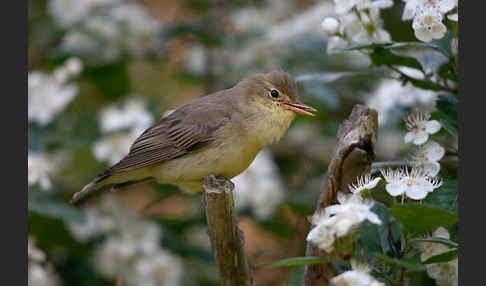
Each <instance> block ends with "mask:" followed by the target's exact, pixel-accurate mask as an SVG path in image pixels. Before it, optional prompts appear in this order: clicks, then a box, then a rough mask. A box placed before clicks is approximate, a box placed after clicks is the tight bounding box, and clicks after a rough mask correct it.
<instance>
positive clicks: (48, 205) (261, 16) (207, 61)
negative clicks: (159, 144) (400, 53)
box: [28, 0, 451, 286]
mask: <svg viewBox="0 0 486 286" xmlns="http://www.w3.org/2000/svg"><path fill="white" fill-rule="evenodd" d="M333 5H334V4H333V2H332V1H313V0H300V1H297V0H289V1H282V0H259V1H258V0H253V1H251V0H231V1H222V0H182V1H163V0H157V1H156V0H140V1H124V0H47V1H46V0H35V1H34V0H29V1H28V41H29V44H28V68H29V74H28V77H29V79H28V84H29V94H28V97H29V103H28V116H29V126H28V168H29V171H28V172H29V174H28V176H29V190H28V193H29V221H28V224H29V285H73V286H74V285H187V286H189V285H219V278H218V272H217V267H216V265H215V263H214V260H213V258H212V254H211V250H210V245H209V239H208V236H207V233H206V222H205V217H204V213H203V209H202V205H201V197H200V196H199V195H190V194H185V193H183V192H181V191H179V190H178V189H177V187H174V186H169V185H158V184H155V183H154V184H144V185H136V186H132V187H127V188H125V189H123V190H122V191H120V192H116V193H109V192H106V193H103V194H98V195H95V196H93V197H91V198H90V199H89V200H87V201H85V202H83V203H82V204H81V205H79V206H78V205H77V206H72V205H70V204H69V203H68V201H69V199H70V197H71V196H72V194H73V193H74V192H76V191H79V190H80V189H81V188H82V187H83V186H84V185H85V184H86V183H88V182H89V181H91V179H92V178H93V177H94V176H96V175H97V174H98V173H100V172H101V171H103V170H104V169H105V168H106V167H109V166H110V165H111V164H113V163H115V162H117V161H118V160H119V159H120V158H121V157H122V156H123V155H125V154H126V153H127V152H128V148H129V147H130V144H131V143H132V142H133V140H134V139H135V138H136V137H137V136H138V135H140V134H141V132H142V131H143V130H144V129H145V128H147V127H149V126H151V124H154V123H155V122H157V121H158V120H159V119H160V118H161V117H162V115H163V114H164V113H165V112H167V111H169V110H171V109H173V108H175V107H177V106H179V105H180V104H182V103H184V102H186V101H189V100H192V99H195V98H197V97H200V96H203V95H204V94H208V93H211V92H214V91H217V90H220V89H224V88H228V87H231V86H233V85H234V84H236V83H237V82H238V81H239V80H240V79H242V78H243V77H245V76H248V75H251V74H253V73H256V72H268V71H271V70H273V69H282V70H285V71H287V72H290V73H291V74H292V75H293V76H294V77H295V78H296V80H297V82H298V85H299V91H300V94H301V98H302V100H303V102H305V103H306V104H309V105H311V106H314V107H316V108H317V109H318V110H319V112H318V113H317V116H316V117H315V118H303V117H297V118H296V120H295V121H294V122H293V124H292V126H291V127H290V129H289V130H288V131H287V133H286V134H285V135H284V137H283V138H282V139H281V140H280V142H278V143H276V144H274V145H272V146H271V147H269V148H267V149H265V150H263V151H262V152H261V153H260V154H259V155H258V157H257V158H256V160H255V161H254V162H253V163H252V165H251V166H250V168H249V169H248V170H247V171H245V172H244V173H243V174H241V175H240V176H238V177H236V178H234V179H233V181H234V182H235V184H236V190H235V200H236V206H237V209H238V216H239V219H240V221H239V227H240V229H241V230H243V232H244V235H245V245H244V249H245V253H246V254H247V256H248V259H249V262H250V264H251V267H252V271H253V274H254V278H255V280H256V282H257V284H258V285H300V283H301V282H300V281H301V277H302V274H303V268H302V267H301V268H297V269H291V268H267V267H266V265H267V264H269V263H271V262H274V261H276V260H279V259H282V258H287V257H295V256H303V255H305V242H306V240H305V238H306V236H307V233H308V231H309V223H308V221H307V216H309V215H311V214H312V213H313V210H314V207H315V203H316V201H317V197H318V194H319V192H320V191H321V190H322V188H323V182H324V178H325V172H326V169H327V165H328V164H329V160H330V158H331V156H332V152H333V148H334V144H335V136H336V132H337V130H338V127H339V124H340V123H341V122H342V121H343V120H344V119H345V118H346V117H347V116H348V115H349V113H350V112H351V109H352V107H353V106H354V105H355V104H358V103H360V104H367V105H368V106H370V107H373V108H375V109H377V110H378V111H379V121H380V133H379V140H378V143H379V144H378V148H377V152H378V154H377V161H386V160H396V159H397V158H400V156H402V155H403V154H404V152H405V151H406V150H407V146H406V145H405V144H404V142H403V134H404V133H405V129H404V126H403V121H402V117H403V115H404V114H405V113H406V112H408V111H410V107H411V106H414V107H415V106H417V105H419V106H420V105H430V104H431V103H433V102H434V100H435V98H434V97H435V94H433V93H432V92H429V91H424V90H418V89H415V88H414V87H412V86H408V85H407V86H401V84H400V82H398V81H395V80H393V79H390V76H389V74H387V73H386V72H385V71H381V70H380V69H370V68H369V67H370V61H369V58H368V57H367V56H365V55H363V54H360V53H359V52H346V53H338V52H332V51H331V50H329V53H328V43H327V37H326V35H325V34H324V33H323V32H322V30H321V22H322V20H323V19H324V18H325V17H327V16H332V15H333V14H334V9H333ZM402 11H403V2H402V1H395V5H394V6H393V7H392V8H389V9H383V10H381V14H380V21H381V22H380V24H381V25H382V26H383V28H384V29H386V31H388V32H389V34H390V37H391V39H393V40H395V41H411V40H414V36H413V29H412V27H411V25H410V23H407V22H403V21H401V16H402ZM450 39H451V38H450V37H448V36H446V39H444V42H450ZM427 62H428V59H427V58H424V59H423V63H425V64H427ZM404 93H405V94H407V96H406V97H404V96H400V95H401V94H404ZM116 283H118V284H116Z"/></svg>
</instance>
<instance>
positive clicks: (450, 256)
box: [424, 249, 459, 264]
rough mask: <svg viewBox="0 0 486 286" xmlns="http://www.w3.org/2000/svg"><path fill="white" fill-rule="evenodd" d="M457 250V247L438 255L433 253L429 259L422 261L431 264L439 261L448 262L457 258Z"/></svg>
mask: <svg viewBox="0 0 486 286" xmlns="http://www.w3.org/2000/svg"><path fill="white" fill-rule="evenodd" d="M458 254H459V251H458V250H457V249H454V250H451V251H448V252H444V253H442V254H439V255H435V256H432V257H430V258H429V259H427V260H425V261H424V264H432V263H439V262H448V261H451V260H454V259H456V258H457V255H458Z"/></svg>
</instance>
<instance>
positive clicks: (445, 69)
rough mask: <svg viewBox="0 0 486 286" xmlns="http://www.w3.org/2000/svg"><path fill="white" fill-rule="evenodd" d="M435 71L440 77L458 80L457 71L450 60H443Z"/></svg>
mask: <svg viewBox="0 0 486 286" xmlns="http://www.w3.org/2000/svg"><path fill="white" fill-rule="evenodd" d="M437 73H438V74H439V76H441V77H442V78H446V79H449V80H452V81H454V82H457V81H458V73H457V71H456V70H455V64H454V63H452V62H450V61H448V62H445V63H444V64H442V65H441V66H440V67H439V69H438V70H437Z"/></svg>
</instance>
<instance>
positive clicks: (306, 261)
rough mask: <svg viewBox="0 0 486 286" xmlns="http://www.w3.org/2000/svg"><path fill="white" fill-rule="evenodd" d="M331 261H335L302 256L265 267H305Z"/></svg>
mask: <svg viewBox="0 0 486 286" xmlns="http://www.w3.org/2000/svg"><path fill="white" fill-rule="evenodd" d="M333 261H335V260H334V259H330V258H322V257H319V256H304V257H293V258H285V259H281V260H279V261H277V262H273V263H271V264H269V265H267V267H289V266H305V265H310V264H319V263H330V262H333Z"/></svg>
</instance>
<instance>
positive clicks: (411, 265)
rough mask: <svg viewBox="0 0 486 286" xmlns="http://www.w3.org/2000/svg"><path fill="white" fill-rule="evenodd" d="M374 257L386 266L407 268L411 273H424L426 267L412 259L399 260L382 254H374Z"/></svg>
mask: <svg viewBox="0 0 486 286" xmlns="http://www.w3.org/2000/svg"><path fill="white" fill-rule="evenodd" d="M373 256H374V257H375V258H376V259H377V260H379V261H381V262H383V263H386V264H389V265H398V266H401V267H405V268H406V269H407V270H410V271H423V270H425V266H424V265H423V264H422V263H421V262H420V261H418V260H412V259H397V258H392V257H388V256H385V255H383V254H381V253H373Z"/></svg>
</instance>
